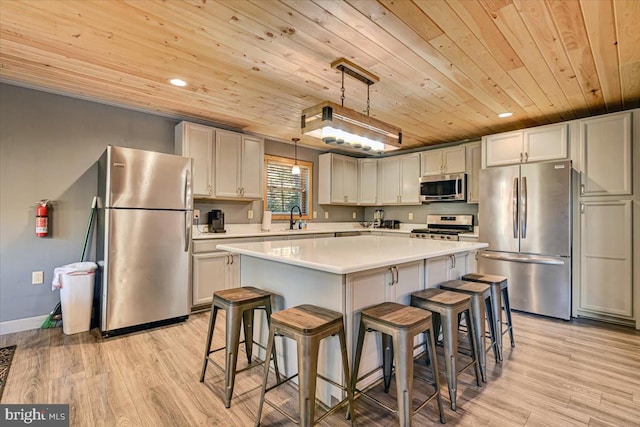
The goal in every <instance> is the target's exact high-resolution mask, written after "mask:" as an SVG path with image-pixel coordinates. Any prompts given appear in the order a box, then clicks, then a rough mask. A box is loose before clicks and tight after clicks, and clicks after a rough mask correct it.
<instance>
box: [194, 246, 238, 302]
mask: <svg viewBox="0 0 640 427" xmlns="http://www.w3.org/2000/svg"><path fill="white" fill-rule="evenodd" d="M228 263H229V254H228V253H227V252H214V253H204V254H193V281H192V289H191V292H192V299H191V305H192V306H197V305H202V304H211V301H212V300H213V293H214V292H216V291H220V290H222V289H225V288H226V287H227V279H226V277H227V264H228Z"/></svg>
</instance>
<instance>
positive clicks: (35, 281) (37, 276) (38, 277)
mask: <svg viewBox="0 0 640 427" xmlns="http://www.w3.org/2000/svg"><path fill="white" fill-rule="evenodd" d="M42 283H44V271H33V272H32V273H31V284H32V285H40V284H42Z"/></svg>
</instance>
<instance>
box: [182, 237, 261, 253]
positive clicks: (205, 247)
mask: <svg viewBox="0 0 640 427" xmlns="http://www.w3.org/2000/svg"><path fill="white" fill-rule="evenodd" d="M259 241H260V238H259V237H246V238H238V239H210V240H194V241H193V253H194V254H199V253H203V252H218V251H219V249H216V246H217V245H220V244H223V243H224V244H233V243H251V242H259Z"/></svg>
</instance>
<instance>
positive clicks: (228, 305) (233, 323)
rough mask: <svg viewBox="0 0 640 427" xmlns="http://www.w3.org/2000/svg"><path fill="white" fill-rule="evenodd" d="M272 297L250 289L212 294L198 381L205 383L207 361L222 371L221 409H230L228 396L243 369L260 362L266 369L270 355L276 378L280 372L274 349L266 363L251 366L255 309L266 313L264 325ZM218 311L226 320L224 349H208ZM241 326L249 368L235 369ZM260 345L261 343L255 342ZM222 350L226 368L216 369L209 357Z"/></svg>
mask: <svg viewBox="0 0 640 427" xmlns="http://www.w3.org/2000/svg"><path fill="white" fill-rule="evenodd" d="M272 297H273V294H272V293H271V292H267V291H264V290H262V289H257V288H254V287H251V286H246V287H240V288H232V289H224V290H221V291H216V292H214V294H213V302H212V303H211V316H210V319H209V333H208V335H207V344H206V348H205V350H204V361H203V362H202V372H201V374H200V382H204V377H205V374H206V373H207V366H208V364H209V362H211V363H213V364H214V365H216V366H218V367H219V368H220V369H223V370H224V389H225V397H224V406H225V407H226V408H229V407H230V406H231V397H232V396H233V387H234V384H235V378H236V373H238V372H241V371H243V370H244V369H249V368H253V367H255V366H258V365H260V364H262V363H264V364H265V366H266V367H267V369H268V368H269V356H268V355H270V354H272V355H273V365H274V368H275V371H276V376H277V377H278V379H279V378H280V372H279V371H278V361H277V359H276V357H275V350H274V351H272V352H270V353H267V356H265V360H264V361H261V362H260V363H257V364H252V363H251V362H252V357H253V345H254V342H253V311H254V310H256V309H260V310H265V312H266V314H267V322H269V321H270V319H271V298H272ZM218 310H225V311H226V313H227V314H226V319H225V346H224V347H221V348H217V349H215V350H211V343H212V341H213V333H214V331H215V328H216V318H217V316H218ZM242 325H243V326H244V345H245V352H246V353H247V361H248V363H249V366H248V367H247V368H244V369H241V370H237V369H236V367H237V366H238V347H239V345H240V327H241V326H242ZM255 344H256V345H258V346H260V344H258V343H255ZM220 350H225V366H224V368H222V367H221V366H219V365H218V364H217V363H216V362H215V361H214V360H213V359H212V358H211V357H210V356H211V354H213V353H215V352H218V351H220Z"/></svg>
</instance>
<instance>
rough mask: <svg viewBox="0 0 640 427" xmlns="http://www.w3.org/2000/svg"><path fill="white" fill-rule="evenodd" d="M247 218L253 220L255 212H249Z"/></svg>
mask: <svg viewBox="0 0 640 427" xmlns="http://www.w3.org/2000/svg"><path fill="white" fill-rule="evenodd" d="M247 218H248V219H253V211H247Z"/></svg>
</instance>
